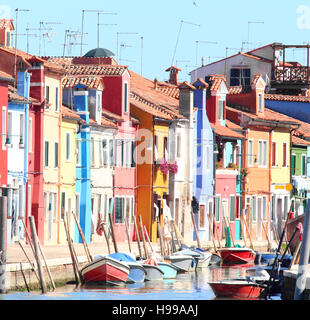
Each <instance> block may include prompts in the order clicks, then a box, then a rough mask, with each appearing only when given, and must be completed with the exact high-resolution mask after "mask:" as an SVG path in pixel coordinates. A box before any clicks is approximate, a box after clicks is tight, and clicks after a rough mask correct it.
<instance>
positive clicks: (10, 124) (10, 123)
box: [5, 111, 13, 144]
mask: <svg viewBox="0 0 310 320" xmlns="http://www.w3.org/2000/svg"><path fill="white" fill-rule="evenodd" d="M12 129H13V115H12V112H10V111H9V112H8V137H7V139H6V142H5V143H7V144H12V143H13V141H12V140H13V133H12Z"/></svg>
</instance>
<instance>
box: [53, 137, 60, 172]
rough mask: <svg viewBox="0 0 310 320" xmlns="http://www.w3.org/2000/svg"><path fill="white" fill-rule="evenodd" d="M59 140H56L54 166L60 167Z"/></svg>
mask: <svg viewBox="0 0 310 320" xmlns="http://www.w3.org/2000/svg"><path fill="white" fill-rule="evenodd" d="M58 158H59V157H58V142H55V159H54V160H55V162H54V167H55V168H58V164H59V161H58V160H59V159H58Z"/></svg>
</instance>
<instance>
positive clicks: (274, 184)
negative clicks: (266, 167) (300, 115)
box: [270, 127, 291, 232]
mask: <svg viewBox="0 0 310 320" xmlns="http://www.w3.org/2000/svg"><path fill="white" fill-rule="evenodd" d="M290 130H291V128H290V127H288V128H284V127H281V128H276V129H274V130H273V131H272V133H271V144H270V157H271V163H270V168H271V169H270V170H271V185H270V193H271V204H270V205H271V220H272V221H274V223H276V224H277V226H278V231H279V232H281V230H282V224H283V222H284V221H285V220H286V218H287V213H288V211H289V209H290V191H291V189H290V182H291V172H290V168H291V157H290V148H291V132H290Z"/></svg>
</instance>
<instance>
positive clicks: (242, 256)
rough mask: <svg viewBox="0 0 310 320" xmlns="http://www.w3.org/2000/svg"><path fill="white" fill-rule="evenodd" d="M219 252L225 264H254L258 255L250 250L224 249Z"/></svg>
mask: <svg viewBox="0 0 310 320" xmlns="http://www.w3.org/2000/svg"><path fill="white" fill-rule="evenodd" d="M218 251H219V253H220V255H221V257H222V260H223V263H225V264H226V263H227V264H244V263H247V264H251V263H253V264H254V259H255V255H256V253H255V252H254V251H253V250H252V249H250V248H238V247H233V248H222V249H219V250H218Z"/></svg>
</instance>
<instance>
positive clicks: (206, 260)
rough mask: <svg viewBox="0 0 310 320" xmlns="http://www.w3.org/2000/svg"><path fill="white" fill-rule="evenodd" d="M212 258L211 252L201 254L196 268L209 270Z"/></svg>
mask: <svg viewBox="0 0 310 320" xmlns="http://www.w3.org/2000/svg"><path fill="white" fill-rule="evenodd" d="M211 258H212V253H211V252H205V253H201V257H200V258H198V261H197V265H196V268H198V269H203V268H208V267H209V265H210V261H211Z"/></svg>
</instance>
